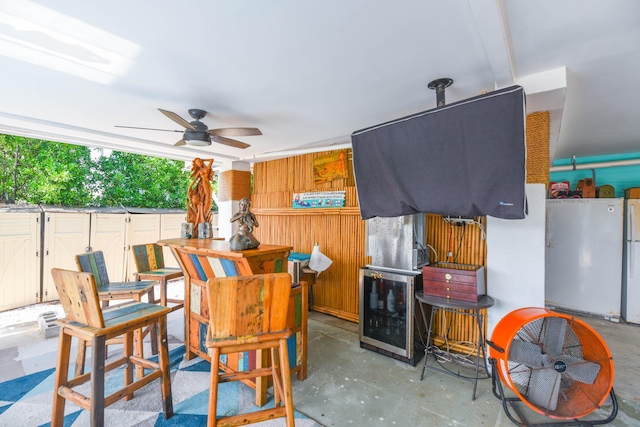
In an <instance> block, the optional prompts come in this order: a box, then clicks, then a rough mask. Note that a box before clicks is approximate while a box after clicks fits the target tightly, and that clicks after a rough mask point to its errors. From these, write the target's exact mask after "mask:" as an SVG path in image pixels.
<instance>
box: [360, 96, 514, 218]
mask: <svg viewBox="0 0 640 427" xmlns="http://www.w3.org/2000/svg"><path fill="white" fill-rule="evenodd" d="M525 114H526V113H525V94H524V90H523V88H522V87H520V86H511V87H508V88H504V89H500V90H496V91H494V92H490V93H487V94H482V95H479V96H476V97H473V98H469V99H465V100H462V101H458V102H454V103H451V104H448V105H445V106H443V107H439V108H436V109H432V110H428V111H424V112H421V113H417V114H413V115H411V116H407V117H403V118H400V119H397V120H393V121H390V122H387V123H382V124H379V125H376V126H372V127H369V128H366V129H362V130H358V131H356V132H353V133H352V135H351V141H352V146H353V169H354V174H355V181H356V190H357V194H358V202H359V205H360V214H361V216H362V218H363V219H369V218H373V217H396V216H402V215H410V214H415V213H433V214H441V215H450V216H461V217H473V216H483V215H490V216H494V217H497V218H504V219H522V218H524V217H525V214H526V194H525V183H526V145H525V143H526V141H525Z"/></svg>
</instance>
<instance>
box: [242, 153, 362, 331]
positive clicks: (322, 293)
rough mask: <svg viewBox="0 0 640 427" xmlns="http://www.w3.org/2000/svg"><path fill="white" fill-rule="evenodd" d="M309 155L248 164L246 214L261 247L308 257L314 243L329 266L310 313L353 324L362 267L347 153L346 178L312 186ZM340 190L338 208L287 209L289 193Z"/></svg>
mask: <svg viewBox="0 0 640 427" xmlns="http://www.w3.org/2000/svg"><path fill="white" fill-rule="evenodd" d="M323 154H327V153H313V154H306V155H302V156H297V157H290V158H287V159H280V160H274V161H269V162H264V163H257V164H255V165H254V168H253V171H254V194H253V195H252V197H251V210H252V212H253V213H254V214H255V215H256V217H257V219H258V222H259V223H260V226H259V227H257V228H256V229H255V230H254V234H255V236H256V238H257V239H258V240H260V241H261V242H265V243H269V244H274V245H287V246H292V247H293V250H294V251H296V252H302V253H311V250H312V249H313V245H314V244H315V243H316V242H317V243H318V244H319V245H320V250H321V251H322V253H324V254H325V255H326V256H328V257H329V258H330V259H331V260H333V264H332V265H331V267H330V268H329V269H327V270H326V271H324V272H322V273H321V274H320V275H319V276H318V277H317V278H316V283H315V285H314V286H312V287H311V289H310V291H311V292H313V309H314V310H316V311H320V312H323V313H327V314H331V315H334V316H336V317H340V318H343V319H346V320H350V321H353V322H357V321H358V280H359V276H358V273H359V268H360V267H362V266H363V265H365V223H364V221H363V220H361V219H360V210H359V209H358V202H357V196H356V188H355V182H354V180H353V168H352V166H351V150H347V160H348V162H347V165H348V169H349V176H348V178H343V179H337V180H334V181H330V182H325V183H322V184H316V183H315V181H314V176H313V159H314V158H315V157H317V156H321V155H323ZM337 190H344V191H345V207H344V208H317V209H293V208H292V207H291V202H292V200H293V193H303V192H312V191H337Z"/></svg>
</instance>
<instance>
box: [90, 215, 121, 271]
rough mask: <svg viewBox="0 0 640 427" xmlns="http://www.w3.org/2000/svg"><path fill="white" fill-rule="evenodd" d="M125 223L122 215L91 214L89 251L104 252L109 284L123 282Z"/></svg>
mask: <svg viewBox="0 0 640 427" xmlns="http://www.w3.org/2000/svg"><path fill="white" fill-rule="evenodd" d="M126 221H127V215H126V214H124V213H121V214H119V213H92V214H91V250H92V251H102V252H104V261H105V263H106V264H107V273H108V274H109V280H110V281H111V282H121V281H123V280H124V271H125V270H124V268H125V267H124V260H125V247H126V230H127V222H126Z"/></svg>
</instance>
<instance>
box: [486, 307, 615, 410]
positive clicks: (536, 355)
mask: <svg viewBox="0 0 640 427" xmlns="http://www.w3.org/2000/svg"><path fill="white" fill-rule="evenodd" d="M491 344H492V345H491V346H490V350H489V356H490V357H491V358H493V359H495V360H496V362H497V363H496V364H495V366H496V369H497V371H498V372H497V374H498V377H499V378H500V380H501V381H502V383H503V384H505V385H506V386H507V387H508V388H509V389H511V390H512V391H513V392H514V393H515V394H516V395H517V397H518V398H519V399H520V400H522V402H524V403H525V404H526V405H527V406H528V407H530V408H531V409H533V410H534V411H536V412H538V413H540V414H542V415H545V416H548V417H551V418H558V419H576V418H581V417H584V416H586V415H588V414H590V413H591V412H593V411H595V410H596V409H598V408H600V407H601V406H603V405H604V404H605V402H606V401H607V398H608V397H609V393H610V392H611V389H612V387H613V380H614V367H613V359H612V357H611V353H610V351H609V349H608V347H607V345H606V343H605V342H604V340H603V339H602V337H601V336H600V335H599V334H598V333H597V332H596V331H595V330H594V329H592V328H591V327H590V326H589V325H587V324H586V323H585V322H583V321H581V320H580V319H578V318H575V317H573V316H571V315H568V314H563V313H557V312H552V311H550V310H547V309H544V308H539V307H528V308H521V309H518V310H514V311H512V312H511V313H509V314H507V315H506V316H505V317H503V318H502V319H501V320H500V321H499V322H498V324H497V325H496V327H495V328H494V330H493V333H492V335H491Z"/></svg>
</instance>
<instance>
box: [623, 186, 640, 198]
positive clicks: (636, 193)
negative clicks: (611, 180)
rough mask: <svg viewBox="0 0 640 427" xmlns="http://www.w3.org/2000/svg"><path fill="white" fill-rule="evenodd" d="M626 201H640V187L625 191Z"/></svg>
mask: <svg viewBox="0 0 640 427" xmlns="http://www.w3.org/2000/svg"><path fill="white" fill-rule="evenodd" d="M624 197H625V198H626V199H640V187H633V188H627V189H625V190H624Z"/></svg>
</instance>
